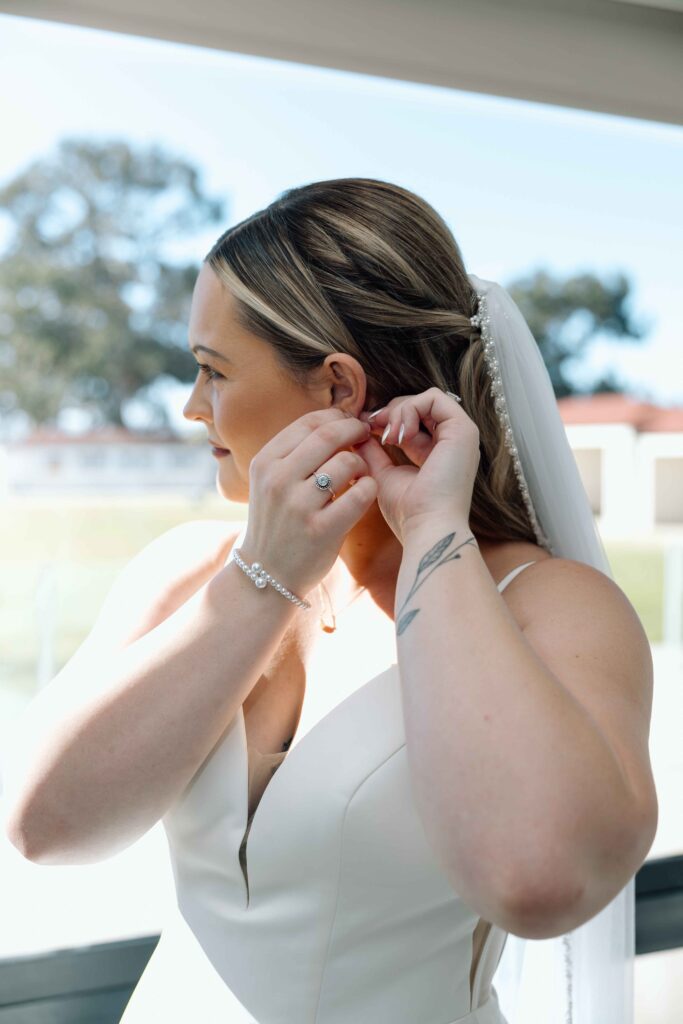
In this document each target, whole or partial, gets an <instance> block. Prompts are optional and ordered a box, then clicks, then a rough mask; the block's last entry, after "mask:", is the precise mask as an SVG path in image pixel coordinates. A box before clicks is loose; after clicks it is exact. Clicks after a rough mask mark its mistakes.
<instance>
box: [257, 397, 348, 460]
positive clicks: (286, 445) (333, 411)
mask: <svg viewBox="0 0 683 1024" xmlns="http://www.w3.org/2000/svg"><path fill="white" fill-rule="evenodd" d="M351 420H355V417H351V416H350V415H348V414H347V413H345V412H343V411H342V410H341V409H339V408H337V407H336V406H329V407H328V408H326V409H312V410H311V412H307V413H304V415H303V416H299V417H298V419H295V420H292V422H291V423H288V424H287V426H286V427H283V429H282V430H281V431H280V432H279V433H277V434H275V435H274V436H273V437H271V438H270V440H269V441H266V443H265V444H264V445H263V447H262V448H261V450H260V452H259V453H258V454H259V455H260V454H261V452H262V453H263V455H264V456H266V457H267V458H268V459H284V458H286V457H287V456H288V455H290V454H291V452H293V451H294V450H295V449H296V448H298V446H299V445H300V444H301V442H302V441H304V440H305V439H306V438H307V437H308V436H309V435H310V434H311V433H312V432H313V431H314V430H316V428H317V427H319V426H321V425H322V424H323V423H335V422H337V421H341V422H347V421H349V422H350V421H351ZM328 454H331V453H329V452H328Z"/></svg>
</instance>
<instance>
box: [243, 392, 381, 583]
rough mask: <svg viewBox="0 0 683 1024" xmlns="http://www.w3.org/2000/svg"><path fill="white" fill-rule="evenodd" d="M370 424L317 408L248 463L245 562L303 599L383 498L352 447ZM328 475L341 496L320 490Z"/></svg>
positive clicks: (346, 415)
mask: <svg viewBox="0 0 683 1024" xmlns="http://www.w3.org/2000/svg"><path fill="white" fill-rule="evenodd" d="M369 433H370V427H369V424H367V423H363V422H362V421H361V420H359V419H357V418H356V417H355V416H351V415H349V414H347V413H345V412H342V411H341V410H340V409H337V408H328V409H315V410H313V411H312V412H308V413H305V414H304V415H303V416H300V417H299V418H298V419H296V420H293V421H292V423H289V424H288V425H287V426H286V427H285V428H284V429H283V430H281V431H280V432H279V433H277V434H276V435H275V436H274V437H272V438H271V439H270V441H268V442H267V443H266V444H265V445H264V446H263V447H262V448H261V450H260V451H259V452H258V453H257V454H256V455H255V456H254V458H253V459H252V460H251V464H250V466H249V513H248V527H247V532H246V534H245V537H244V542H243V544H242V546H241V548H240V555H241V557H242V559H243V560H244V561H245V562H246V563H247V564H248V565H251V563H252V562H255V561H258V562H260V563H261V565H262V566H263V568H264V569H265V571H266V572H267V573H269V574H270V575H271V576H273V577H274V578H275V579H276V580H277V581H278V582H279V583H281V584H282V585H283V586H285V587H287V589H288V590H290V591H291V592H292V593H293V594H295V595H296V596H297V597H301V598H303V597H304V596H305V595H306V594H307V593H308V592H309V591H310V590H312V589H313V588H314V587H316V586H317V585H318V583H320V581H321V580H322V579H324V578H325V576H327V574H328V573H329V572H330V570H331V569H332V566H333V565H334V563H335V561H336V560H337V558H338V556H339V551H340V549H341V546H342V543H343V541H344V538H345V536H346V534H347V533H348V532H349V531H350V530H351V529H352V527H354V526H355V524H356V523H357V522H358V521H359V520H360V519H362V517H363V516H364V515H365V513H366V512H367V511H368V509H369V508H370V507H371V505H372V503H373V502H374V501H375V499H376V498H377V484H376V482H375V480H374V478H373V477H372V476H371V475H370V471H369V468H368V465H367V463H366V462H365V460H364V459H363V458H362V456H361V455H359V454H357V453H356V452H353V451H351V450H350V447H351V445H354V444H361V443H362V442H363V441H365V440H366V439H367V437H368V435H369ZM314 473H318V474H321V473H327V474H328V475H329V476H330V478H331V480H332V489H333V491H334V493H335V495H336V497H335V498H334V499H332V497H331V495H330V492H329V491H327V490H321V489H320V488H319V487H317V486H316V482H315V476H314V475H313V474H314Z"/></svg>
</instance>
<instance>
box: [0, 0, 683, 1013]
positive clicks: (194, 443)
mask: <svg viewBox="0 0 683 1024" xmlns="http://www.w3.org/2000/svg"><path fill="white" fill-rule="evenodd" d="M13 6H14V7H16V6H17V5H13ZM22 6H23V7H24V8H25V10H26V13H28V14H35V15H36V17H19V16H12V15H10V14H4V15H2V14H0V113H1V123H2V129H3V137H2V146H1V147H0V579H1V581H2V583H1V594H0V600H1V602H2V605H1V607H2V618H1V620H0V642H1V650H2V656H1V657H2V660H1V662H0V760H1V753H2V743H3V736H7V735H9V731H10V730H11V729H12V725H13V721H15V720H16V718H17V716H19V715H20V714H21V711H22V709H23V708H24V707H25V706H26V704H27V703H28V701H30V699H31V697H32V696H33V695H34V694H35V693H36V692H37V691H38V690H40V689H41V688H42V687H43V686H46V685H47V684H48V683H49V682H50V680H51V679H52V678H53V677H54V676H55V675H56V673H57V672H58V671H59V670H60V668H61V667H62V666H63V665H64V664H65V663H66V662H67V661H68V660H69V658H70V657H71V656H72V655H73V653H74V652H75V651H76V649H77V648H78V647H79V645H80V644H81V642H82V641H83V640H84V638H85V636H86V635H87V633H88V632H89V630H90V628H91V627H92V625H93V624H94V621H95V618H96V617H97V613H98V611H99V608H100V606H101V604H102V602H103V600H104V597H105V595H106V594H107V592H108V590H109V588H110V586H111V584H112V582H113V580H114V578H115V577H116V576H117V574H118V573H119V572H120V570H121V568H122V567H123V566H124V565H125V564H126V562H127V561H128V560H129V559H130V558H132V557H133V555H134V554H135V553H136V552H138V551H139V550H140V549H141V548H142V547H143V546H144V545H145V544H147V543H148V542H149V541H150V540H151V539H152V538H153V537H155V536H157V535H159V534H160V533H162V532H163V531H165V530H166V529H168V528H169V527H171V526H173V525H175V524H176V523H179V522H182V521H185V520H187V519H216V518H219V519H223V518H224V519H226V520H239V519H243V517H244V515H245V513H246V507H245V506H242V505H231V504H229V503H227V502H225V501H224V500H223V499H222V498H220V497H219V495H218V493H217V491H216V487H215V476H216V463H215V461H214V459H213V457H212V455H211V453H210V451H209V449H208V446H207V445H206V436H205V430H204V429H203V428H201V427H198V426H197V425H196V424H190V423H188V422H187V421H186V420H185V419H184V418H183V416H182V412H181V410H182V407H183V405H184V403H185V401H186V400H187V398H188V396H189V392H190V388H191V382H192V381H193V380H194V377H195V373H196V363H195V360H194V359H193V357H192V356H191V355H190V353H189V350H188V339H187V321H188V315H189V305H190V297H191V293H192V288H193V285H194V280H195V277H196V274H197V272H198V269H199V265H200V262H201V259H202V257H203V256H204V255H205V253H206V251H207V250H208V249H209V247H210V246H211V244H212V243H213V241H214V240H215V239H216V238H217V237H218V235H219V234H221V233H222V232H223V231H224V230H225V229H226V228H227V227H229V226H230V225H231V224H234V223H237V222H238V221H240V220H241V219H243V218H244V217H246V216H248V215H249V214H250V213H252V212H254V211H255V210H257V209H260V208H262V207H263V206H265V205H267V204H268V203H269V202H271V201H272V200H273V199H274V198H275V197H276V196H277V195H278V194H279V193H280V192H282V191H283V190H284V189H286V188H288V187H291V186H293V185H298V184H302V183H305V182H307V181H313V180H318V179H323V178H333V177H341V176H347V175H348V176H351V175H353V176H368V177H373V178H380V179H385V180H389V181H392V182H396V183H397V184H401V185H403V186H405V187H407V188H410V189H412V190H414V191H416V192H417V193H419V194H420V195H421V196H423V197H424V198H425V199H426V200H427V201H428V202H430V203H431V204H432V205H433V206H434V207H435V208H436V209H437V210H438V212H439V213H440V214H441V215H442V216H443V217H444V219H445V220H446V221H447V223H448V224H449V226H450V228H451V229H452V231H453V233H454V235H455V237H456V239H457V241H458V243H459V245H460V247H461V250H462V253H463V257H464V260H465V264H466V267H467V269H468V270H469V271H470V272H472V273H476V274H477V275H479V276H481V277H483V278H486V279H492V280H496V281H499V282H500V283H501V284H503V285H504V286H505V287H506V288H508V290H509V291H510V292H511V294H512V295H513V297H514V298H515V300H516V301H517V303H518V304H519V306H520V308H521V309H522V311H523V313H524V315H525V316H526V318H527V321H528V322H529V324H530V326H531V329H532V331H533V333H534V336H535V338H536V339H537V341H538V344H539V346H540V349H541V352H542V355H543V358H544V360H545V363H546V366H547V367H548V370H549V372H550V375H551V380H552V382H553V387H554V389H555V393H556V396H557V399H558V403H559V408H560V412H561V416H562V419H563V422H564V423H565V426H566V431H567V436H568V439H569V442H570V444H571V446H572V449H573V451H574V454H575V457H576V461H577V464H578V466H579V470H580V472H581V476H582V479H583V482H584V485H585V488H586V491H587V494H588V496H589V498H590V501H591V504H592V508H593V511H594V514H595V517H596V522H597V524H598V528H599V530H600V533H601V535H602V538H603V541H604V543H605V548H606V550H607V554H608V557H609V559H610V563H611V566H612V569H613V572H614V577H615V580H616V582H617V583H618V585H619V586H620V587H621V588H622V589H623V590H624V592H625V593H626V594H627V596H628V597H629V600H630V601H631V603H632V604H633V605H634V607H635V609H636V611H637V612H638V615H639V616H640V618H641V621H642V623H643V625H644V628H645V630H646V632H647V635H648V638H649V640H650V643H651V646H652V654H653V661H654V666H655V695H654V707H653V719H652V731H651V753H652V761H653V768H654V771H655V778H656V781H657V787H658V792H659V797H660V816H659V827H658V833H657V837H656V840H655V843H654V845H653V847H652V850H651V851H650V855H649V856H650V857H651V858H658V857H676V856H681V857H683V815H682V814H681V811H682V809H683V808H682V805H681V792H682V791H683V753H682V750H683V747H682V745H681V742H680V730H681V725H680V723H681V722H682V721H683V698H682V690H681V687H682V682H683V673H682V672H681V669H682V667H683V632H682V631H683V612H682V607H683V373H682V372H681V370H682V369H683V360H682V359H681V354H680V352H681V340H682V334H683V324H682V323H681V312H680V296H681V286H680V274H681V266H683V231H682V225H683V191H682V190H681V181H683V130H682V129H681V123H680V121H681V119H680V117H677V114H676V111H675V109H674V100H672V98H671V97H670V96H669V97H668V98H667V97H664V96H662V98H661V104H660V106H657V102H656V96H650V95H649V94H648V91H647V89H646V88H645V87H644V86H642V85H639V84H638V82H636V87H634V91H633V94H632V95H630V94H628V91H627V89H626V86H624V89H621V88H620V89H618V90H617V89H614V90H612V91H611V92H610V90H609V89H608V88H605V90H604V95H607V94H609V95H610V96H613V99H611V100H610V102H609V103H608V102H607V101H605V100H604V95H603V104H602V106H600V101H599V100H596V101H595V103H594V105H593V107H592V106H591V96H590V89H589V84H590V74H591V66H592V65H590V60H588V58H586V60H587V63H586V65H585V67H584V68H583V76H584V77H583V81H584V84H585V85H586V88H585V89H584V90H583V92H582V91H581V89H579V88H576V91H575V93H571V89H570V87H569V86H567V87H566V88H565V90H564V92H563V91H562V88H560V86H559V85H558V88H557V91H556V93H553V90H552V88H551V85H550V84H549V83H551V82H552V71H553V69H552V67H550V68H548V67H546V65H544V64H539V66H538V67H536V66H535V65H534V66H532V68H531V70H529V72H528V74H527V79H528V81H529V82H531V83H532V84H531V85H530V86H528V92H527V98H524V95H525V94H524V91H523V89H522V88H521V87H520V86H519V85H518V84H517V85H515V81H516V80H515V79H514V76H511V77H510V78H509V80H508V84H507V85H506V82H505V81H503V80H502V78H501V75H500V73H498V77H497V78H496V76H495V74H494V71H493V69H492V70H491V78H490V81H489V80H488V79H487V77H486V76H487V70H486V68H485V67H481V64H482V62H484V63H485V58H482V59H481V60H480V61H479V66H478V75H479V77H478V78H477V76H476V75H475V74H474V73H473V74H472V75H471V76H470V78H469V80H467V76H466V75H463V78H464V79H466V82H465V85H463V84H462V83H460V82H458V84H457V87H455V86H454V85H453V84H451V82H450V81H448V82H446V81H444V80H443V77H441V78H440V77H439V75H438V73H437V72H436V71H434V72H430V71H429V70H424V68H425V66H426V65H425V62H424V60H423V61H422V63H420V61H416V63H415V66H413V65H411V63H410V62H409V61H408V60H407V59H406V60H403V58H402V56H401V55H400V54H399V47H398V45H397V47H396V48H395V49H394V50H393V51H392V53H391V54H387V55H386V59H385V60H384V62H383V61H382V60H379V59H378V60H377V62H376V65H375V66H374V67H373V71H372V73H368V70H367V68H368V66H369V63H370V62H369V61H366V62H365V64H364V60H363V58H362V54H361V51H360V50H358V51H354V53H355V57H354V59H349V60H347V61H346V63H344V61H343V59H342V58H341V57H333V56H329V55H328V56H325V53H326V51H325V50H324V47H321V46H319V47H318V49H317V50H316V49H315V47H312V48H311V51H310V52H311V54H314V53H315V54H316V55H318V59H316V60H315V61H312V62H311V63H310V64H309V63H307V62H306V60H305V54H306V52H308V51H306V48H305V46H302V47H301V48H300V49H301V52H299V51H298V50H296V49H295V48H292V49H291V52H290V51H289V50H287V47H286V45H285V44H284V42H283V43H282V44H281V48H280V49H281V51H282V52H281V53H280V52H279V51H278V49H277V47H276V46H273V49H274V50H275V51H276V52H277V53H278V58H279V59H276V58H275V57H274V56H273V55H272V54H271V52H270V51H269V50H268V48H267V46H266V45H265V44H264V47H263V50H262V55H255V54H250V53H248V52H237V51H240V50H244V51H247V50H248V46H247V44H246V43H244V42H243V37H242V36H240V34H239V32H235V33H234V34H233V35H230V33H229V32H227V33H225V35H224V39H223V38H221V37H220V33H217V34H215V36H213V37H211V38H213V40H214V42H213V44H212V43H211V38H207V36H210V32H209V27H206V26H205V28H204V30H203V32H202V31H200V29H199V28H198V27H197V26H194V27H188V26H187V25H179V24H175V23H173V24H169V27H168V32H167V33H166V34H167V35H168V37H169V38H167V39H165V40H161V39H156V38H154V35H155V28H154V27H150V23H145V24H144V25H143V24H142V23H141V25H140V27H139V28H138V29H137V30H136V31H139V33H140V34H139V35H132V34H131V35H129V34H125V32H124V29H123V27H122V25H121V24H120V23H118V22H117V21H116V19H115V18H112V20H111V22H110V24H108V25H107V27H108V28H111V29H119V31H104V30H103V29H102V28H97V27H92V26H94V25H97V24H98V21H97V18H98V17H100V15H96V14H94V13H93V11H92V10H91V11H90V15H88V13H87V8H88V5H87V4H85V5H81V7H80V8H79V9H80V10H83V9H85V10H86V13H85V14H84V16H83V17H84V22H87V21H88V17H90V22H89V27H85V25H80V26H79V25H77V24H66V23H64V24H58V23H56V22H54V21H44V20H40V18H41V17H54V18H59V19H60V20H61V21H64V22H68V21H69V20H73V21H77V20H78V18H77V17H76V16H74V17H73V18H72V17H71V15H69V14H68V10H69V5H68V4H65V5H63V6H64V10H63V11H61V6H62V5H54V6H53V9H52V10H51V11H49V12H48V11H47V6H48V5H45V6H46V10H45V11H42V10H41V9H40V4H34V5H33V7H32V9H30V5H28V4H24V5H22ZM100 6H101V5H100ZM104 6H105V7H106V5H104ZM407 6H409V5H407ZM489 6H491V8H492V6H493V5H489ZM512 6H514V5H512ZM562 6H563V5H561V4H559V3H558V4H556V5H555V4H553V5H550V7H556V8H557V10H556V13H558V12H559V10H560V8H561V7H562ZM588 6H590V5H588ZM595 6H596V7H598V6H600V5H597V4H596V5H595ZM637 6H638V5H635V4H627V3H621V4H616V3H615V4H612V8H613V11H614V13H613V15H612V16H613V18H614V19H615V22H614V24H615V25H619V26H620V27H621V29H624V26H626V25H627V24H631V23H633V24H636V22H634V21H629V18H630V17H631V15H632V14H633V17H635V14H634V13H633V12H635V11H636V8H637ZM640 6H646V5H640ZM655 6H659V7H660V8H661V10H659V11H658V12H657V15H656V17H658V18H664V19H665V18H667V17H671V18H672V19H673V17H674V12H675V11H676V9H677V8H682V9H683V4H676V3H674V2H673V0H672V2H671V3H669V4H662V5H655ZM485 7H486V4H484V5H481V9H482V10H483V9H484V8H485ZM602 7H607V5H605V4H603V5H602ZM56 8H59V9H60V10H59V11H58V10H56ZM666 8H669V10H668V11H665V9H666ZM93 9H94V5H93ZM112 9H113V8H112ZM79 17H80V15H79ZM130 17H131V18H133V16H132V15H130ZM520 17H521V15H520ZM105 21H106V18H105ZM130 24H131V26H134V21H131V22H130ZM667 24H668V23H665V22H664V21H656V20H655V21H654V22H652V23H651V25H655V26H656V27H658V28H661V29H662V39H664V36H665V33H664V29H665V28H667ZM670 24H671V26H672V28H673V26H674V25H675V26H676V29H677V31H678V32H679V33H680V20H679V21H676V22H674V21H673V20H672V21H671V23H670ZM480 28H481V26H480ZM133 30H134V27H131V28H130V29H129V31H133ZM546 31H547V32H548V33H549V35H550V36H552V33H553V32H557V33H560V34H561V33H565V35H564V36H562V39H560V40H558V46H559V45H560V44H562V48H563V49H569V50H571V47H572V45H574V44H573V42H572V37H571V35H570V34H569V33H570V28H569V23H568V22H567V23H566V24H564V23H563V24H560V22H558V23H557V26H554V25H547V26H546ZM311 32H312V33H314V30H313V28H311ZM158 34H159V35H163V34H164V33H163V32H161V31H160V32H159V33H158ZM144 36H147V37H148V38H145V37H144ZM283 38H284V37H283ZM302 38H304V39H305V33H303V35H302V32H301V31H299V39H302ZM678 38H679V39H680V35H679V36H678ZM318 42H319V40H318ZM623 43H624V46H626V37H625V36H624V40H623ZM212 45H214V46H215V47H216V48H212ZM462 45H463V44H462V42H460V43H459V47H458V48H456V49H455V52H456V53H457V59H458V60H459V59H460V48H462ZM662 45H664V43H662ZM466 48H467V47H465V49H466ZM663 53H664V51H663ZM263 54H267V56H264V55H263ZM495 56H496V58H497V60H498V70H499V72H500V67H501V66H505V67H506V66H507V65H505V64H504V59H508V60H510V61H512V63H514V61H515V60H516V61H517V63H519V62H520V61H521V60H522V55H521V53H517V55H516V56H515V54H514V53H513V54H512V57H511V56H510V53H509V52H508V53H505V52H502V51H501V53H500V54H495ZM617 56H618V49H617V45H616V44H615V51H614V52H613V53H609V52H607V53H606V54H605V55H604V56H603V60H604V63H605V67H606V69H608V70H609V69H610V68H611V67H612V66H613V64H614V63H615V62H616V57H617ZM596 59H597V58H596ZM463 61H464V64H463V66H464V67H465V68H467V67H468V64H467V59H466V55H464V56H463ZM335 62H336V63H337V64H338V66H335ZM548 63H550V64H552V61H550V62H548ZM598 64H599V61H598ZM558 68H559V66H558ZM598 70H599V69H598ZM561 73H562V69H561V68H559V70H558V74H559V75H560V78H561ZM633 73H634V74H635V75H636V78H637V74H638V71H637V69H636V70H635V71H634V72H633ZM606 75H607V71H606ZM544 76H545V77H544ZM523 77H524V76H523V75H522V76H519V80H521V79H522V78H523ZM606 80H607V78H606ZM467 81H469V83H470V84H469V87H465V86H466V85H467ZM619 84H620V85H621V82H620V83H619ZM572 87H573V86H572ZM534 88H535V89H536V92H534ZM652 92H653V93H656V92H657V90H656V89H653V90H652ZM598 93H599V90H598ZM529 95H531V96H533V98H528V96H529ZM554 97H556V99H557V102H556V103H555V102H553V98H554ZM679 99H680V94H679ZM678 113H679V114H680V111H679V112H678ZM172 898H173V896H172V879H171V874H170V867H169V865H168V863H167V855H166V851H165V839H164V835H163V830H162V828H161V825H159V826H157V827H156V828H154V829H152V830H151V832H150V833H148V834H147V835H146V836H145V837H143V839H142V840H140V841H139V842H138V843H136V844H134V845H133V846H132V847H130V848H129V849H128V850H126V851H125V852H124V853H122V854H121V855H119V856H117V857H114V858H112V859H110V860H108V861H106V862H103V863H100V864H95V865H88V866H82V867H78V868H72V867H45V866H38V865H35V864H32V863H30V862H28V861H25V860H24V859H23V858H22V857H21V856H20V855H19V853H18V852H17V851H16V850H15V849H14V848H13V847H12V846H11V844H9V843H8V841H7V840H6V839H5V837H4V836H0V904H1V905H2V907H3V912H2V918H3V922H2V927H1V929H0V992H1V989H2V986H1V979H2V973H1V971H2V962H3V961H4V962H5V963H6V964H9V963H10V962H12V961H13V960H14V959H16V958H19V957H22V956H28V955H29V954H30V955H33V954H44V953H45V954H47V953H49V952H50V951H54V950H57V949H63V948H67V947H69V948H70V947H78V946H84V945H90V944H93V943H99V942H104V941H108V940H119V939H121V940H122V939H129V938H132V937H136V936H149V935H151V934H153V933H158V932H159V930H160V928H161V926H162V924H163V922H164V918H165V914H166V913H167V908H168V906H169V901H170V900H172ZM682 976H683V949H682V948H681V943H680V942H679V943H678V946H677V947H676V948H670V949H666V950H663V949H661V950H658V951H656V952H650V953H645V954H642V955H639V956H638V957H637V958H636V993H635V997H636V1021H637V1024H654V1022H655V1021H657V1024H673V1022H674V1021H678V1020H679V1019H680V1007H681V1005H683V986H682V985H681V982H680V978H681V977H682ZM2 1019H3V1020H4V1018H2ZM17 1019H18V1018H17ZM22 1019H24V1018H22ZM25 1019H26V1020H28V1019H29V1018H28V1017H27V1018H25ZM35 1019H36V1020H38V1018H35ZM40 1019H42V1018H40ZM46 1019H47V1018H46ZM51 1019H52V1018H51ZM73 1019H76V1018H75V1017H74V1018H73ZM78 1019H79V1020H81V1019H86V1018H85V1017H83V1018H81V1017H78ZM87 1019H90V1018H87ZM92 1019H96V1018H94V1017H93V1018H92ZM97 1019H103V1020H104V1019H106V1018H104V1017H102V1018H97ZM109 1019H112V1020H113V1019H118V1018H114V1017H111V1018H109Z"/></svg>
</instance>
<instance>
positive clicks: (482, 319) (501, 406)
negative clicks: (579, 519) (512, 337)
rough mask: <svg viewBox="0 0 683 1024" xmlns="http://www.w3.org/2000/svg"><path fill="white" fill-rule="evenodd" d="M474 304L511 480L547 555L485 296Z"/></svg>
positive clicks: (549, 548)
mask: <svg viewBox="0 0 683 1024" xmlns="http://www.w3.org/2000/svg"><path fill="white" fill-rule="evenodd" d="M477 297H478V300H479V301H478V304H477V312H476V313H475V314H474V316H471V317H470V323H471V324H472V326H473V327H478V328H479V330H480V331H481V336H482V338H483V342H484V356H485V359H486V365H487V367H488V371H489V375H490V377H491V394H492V395H493V404H494V405H495V408H496V412H497V414H498V419H499V420H500V422H501V424H502V427H503V430H504V432H505V445H506V447H507V450H508V451H509V452H510V455H511V456H512V462H513V465H514V469H515V476H516V477H517V482H518V483H519V489H520V492H521V494H522V498H523V500H524V504H525V506H526V510H527V513H528V515H529V520H530V522H531V525H532V526H533V529H534V533H535V534H536V540H537V541H538V543H539V544H540V545H541V547H544V548H545V549H546V550H547V551H550V552H552V545H551V543H550V541H549V540H548V538H547V537H546V536H545V534H544V533H543V531H542V530H541V527H540V525H539V522H538V519H537V518H536V512H535V511H534V505H533V502H532V500H531V494H530V493H529V487H528V484H527V482H526V479H525V477H524V471H523V470H522V462H521V459H520V457H519V451H518V450H517V445H516V443H515V437H514V433H513V430H512V424H511V423H510V417H509V415H508V411H507V403H506V401H505V393H504V391H503V380H502V377H501V374H500V366H499V363H498V357H497V355H496V346H495V342H494V340H493V335H492V333H491V316H490V313H489V309H488V303H487V299H486V295H485V294H480V293H479V292H477Z"/></svg>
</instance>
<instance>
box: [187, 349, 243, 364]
mask: <svg viewBox="0 0 683 1024" xmlns="http://www.w3.org/2000/svg"><path fill="white" fill-rule="evenodd" d="M200 348H201V349H203V350H204V352H208V353H209V355H211V356H215V357H216V359H222V360H223V362H224V363H228V365H229V366H232V365H233V364H232V361H231V360H230V359H228V357H227V356H222V355H221V354H220V352H216V351H215V349H212V348H207V347H206V345H194V346H193V348H191V349H190V351H191V352H199V350H200Z"/></svg>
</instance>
